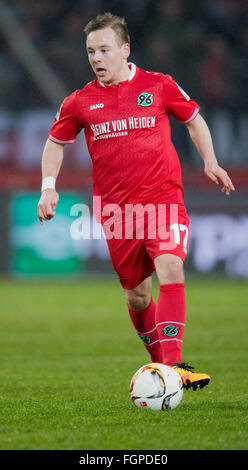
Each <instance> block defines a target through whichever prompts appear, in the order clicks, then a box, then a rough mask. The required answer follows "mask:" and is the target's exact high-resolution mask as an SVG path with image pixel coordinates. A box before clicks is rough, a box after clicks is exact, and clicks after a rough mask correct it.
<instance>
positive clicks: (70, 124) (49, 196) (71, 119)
mask: <svg viewBox="0 0 248 470" xmlns="http://www.w3.org/2000/svg"><path fill="white" fill-rule="evenodd" d="M81 129H82V123H81V121H80V116H79V112H78V106H77V91H75V92H73V93H72V94H71V95H70V96H68V97H67V98H65V99H64V101H63V103H62V104H61V106H60V109H59V111H58V112H57V114H56V116H55V118H54V122H53V125H52V127H51V129H50V133H49V138H48V140H47V142H46V145H45V148H44V151H43V156H42V163H41V169H42V194H41V198H40V201H39V204H38V218H39V221H40V223H41V225H43V220H50V219H52V218H53V217H54V216H55V209H56V207H57V204H58V200H59V195H58V193H57V191H56V189H55V181H56V178H57V176H58V174H59V170H60V167H61V164H62V161H63V156H64V146H65V145H66V144H73V142H74V141H75V139H76V136H77V135H78V133H79V132H80V130H81ZM47 178H48V179H47Z"/></svg>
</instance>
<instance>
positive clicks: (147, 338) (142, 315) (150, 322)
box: [128, 299, 163, 362]
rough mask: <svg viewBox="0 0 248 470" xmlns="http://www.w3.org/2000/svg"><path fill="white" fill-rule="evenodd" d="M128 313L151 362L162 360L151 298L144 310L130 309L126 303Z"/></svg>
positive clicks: (153, 303) (154, 305)
mask: <svg viewBox="0 0 248 470" xmlns="http://www.w3.org/2000/svg"><path fill="white" fill-rule="evenodd" d="M128 310H129V315H130V318H131V320H132V322H133V325H134V327H135V329H136V331H137V333H138V335H139V337H140V338H141V339H142V341H143V342H144V346H145V348H146V349H147V351H148V353H149V354H150V357H151V361H152V362H163V358H162V351H161V348H160V343H159V337H158V333H157V329H156V325H155V312H156V304H155V302H154V301H153V299H151V302H150V304H149V305H148V307H146V308H145V309H144V310H139V311H135V310H131V308H130V307H129V305H128Z"/></svg>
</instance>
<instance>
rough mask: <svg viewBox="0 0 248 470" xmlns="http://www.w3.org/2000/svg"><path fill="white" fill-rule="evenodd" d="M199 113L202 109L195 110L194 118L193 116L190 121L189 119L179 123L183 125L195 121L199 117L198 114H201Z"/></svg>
mask: <svg viewBox="0 0 248 470" xmlns="http://www.w3.org/2000/svg"><path fill="white" fill-rule="evenodd" d="M199 111H200V108H195V110H194V112H193V114H192V116H191V117H190V118H189V119H187V121H179V122H180V123H181V124H187V123H188V122H190V121H193V119H195V117H196V116H197V114H198V113H199Z"/></svg>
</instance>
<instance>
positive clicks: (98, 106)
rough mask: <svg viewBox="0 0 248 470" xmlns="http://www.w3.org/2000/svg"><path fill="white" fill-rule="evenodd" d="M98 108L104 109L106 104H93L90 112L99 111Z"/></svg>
mask: <svg viewBox="0 0 248 470" xmlns="http://www.w3.org/2000/svg"><path fill="white" fill-rule="evenodd" d="M98 108H104V104H103V103H97V104H91V105H90V111H92V109H98Z"/></svg>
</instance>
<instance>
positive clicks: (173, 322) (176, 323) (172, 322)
mask: <svg viewBox="0 0 248 470" xmlns="http://www.w3.org/2000/svg"><path fill="white" fill-rule="evenodd" d="M164 323H171V324H173V325H174V324H175V325H182V326H184V323H179V322H178V321H173V320H168V321H162V322H161V323H157V324H156V327H157V326H159V325H163V324H164Z"/></svg>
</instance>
